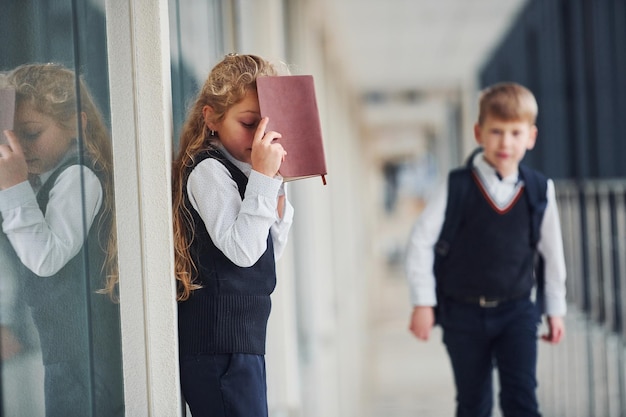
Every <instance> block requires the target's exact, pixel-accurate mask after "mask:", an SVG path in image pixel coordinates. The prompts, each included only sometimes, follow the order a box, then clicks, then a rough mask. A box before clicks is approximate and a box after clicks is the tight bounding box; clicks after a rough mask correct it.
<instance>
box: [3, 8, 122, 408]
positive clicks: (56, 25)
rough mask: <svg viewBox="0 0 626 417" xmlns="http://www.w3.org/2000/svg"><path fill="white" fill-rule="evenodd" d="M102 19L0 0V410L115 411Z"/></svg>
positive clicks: (117, 378) (118, 367)
mask: <svg viewBox="0 0 626 417" xmlns="http://www.w3.org/2000/svg"><path fill="white" fill-rule="evenodd" d="M105 22H106V21H105V15H104V0H91V1H80V2H77V1H71V0H48V1H43V0H42V1H28V2H24V1H21V0H3V2H2V4H1V5H0V36H1V38H2V39H3V42H0V71H2V74H1V76H0V87H3V88H5V89H7V88H8V89H9V91H15V100H4V101H3V103H2V105H0V112H3V113H0V120H1V119H2V114H6V109H7V108H8V107H7V104H14V111H15V115H14V118H13V122H14V126H13V129H12V131H11V132H10V133H9V134H6V135H5V134H4V133H2V132H0V142H2V143H4V145H2V146H0V221H1V222H2V231H0V353H1V362H0V370H1V379H0V406H1V408H0V411H1V413H0V414H1V415H7V416H32V417H38V416H44V415H45V416H48V417H50V416H73V415H80V416H95V415H98V416H100V415H104V416H122V415H124V400H123V377H122V362H121V361H122V359H121V358H122V356H121V341H120V323H119V305H118V304H117V302H116V297H115V295H116V293H115V286H114V284H115V281H116V279H117V250H116V234H115V227H114V226H115V206H114V202H113V167H112V155H111V138H110V135H109V131H110V129H109V127H110V126H109V120H110V117H109V99H108V97H109V89H108V83H107V79H108V75H107V52H106V30H105ZM76 75H78V78H77V76H76ZM1 96H2V97H6V96H7V95H4V94H3V95H1ZM107 284H110V285H109V286H107ZM107 288H110V289H111V288H112V291H108V292H107Z"/></svg>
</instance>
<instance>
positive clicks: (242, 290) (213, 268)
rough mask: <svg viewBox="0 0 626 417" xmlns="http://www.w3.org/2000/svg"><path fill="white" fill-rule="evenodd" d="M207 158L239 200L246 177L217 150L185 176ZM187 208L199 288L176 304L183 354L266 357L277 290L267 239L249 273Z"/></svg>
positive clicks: (249, 268) (245, 183)
mask: <svg viewBox="0 0 626 417" xmlns="http://www.w3.org/2000/svg"><path fill="white" fill-rule="evenodd" d="M206 158H214V159H217V160H218V161H219V162H221V163H222V164H223V165H224V166H225V167H226V168H227V169H228V171H229V172H230V174H231V176H232V178H233V180H234V181H235V182H236V183H237V187H238V189H239V194H240V196H241V198H242V199H243V197H244V194H245V190H246V185H247V183H248V178H247V177H246V176H245V174H244V173H243V172H241V171H240V170H239V169H238V168H237V167H236V166H235V165H233V164H232V163H231V162H230V161H228V159H226V158H225V157H224V156H223V155H222V154H221V153H220V152H219V151H217V150H209V151H206V152H203V153H202V154H200V155H198V157H196V158H195V160H194V164H193V166H191V167H189V170H188V171H187V175H188V174H189V173H190V172H191V171H192V170H193V168H194V167H195V166H197V165H198V164H199V163H200V162H201V161H203V160H205V159H206ZM184 195H185V197H184V198H185V205H186V207H188V209H189V211H190V213H191V215H192V217H193V222H194V224H195V225H199V227H195V232H194V235H193V239H192V240H191V247H190V248H189V250H190V254H191V257H192V259H193V261H194V263H195V265H196V267H197V269H198V274H197V277H195V282H196V283H198V284H200V285H201V286H202V288H200V289H197V290H195V291H193V292H192V293H191V296H190V297H189V299H187V300H186V301H182V302H180V303H178V329H179V342H180V353H181V355H195V354H201V353H250V354H257V355H262V354H264V353H265V339H266V328H267V320H268V318H269V314H270V309H271V300H270V294H271V293H272V292H273V291H274V287H275V286H276V265H275V260H274V247H273V243H272V237H271V234H269V233H268V237H267V250H266V251H265V253H264V254H263V255H261V257H260V258H259V260H258V261H257V262H256V263H255V264H254V265H252V266H251V267H248V268H242V267H239V266H237V265H235V264H234V263H233V262H232V261H231V260H230V259H228V257H226V255H224V253H223V252H222V251H221V250H219V249H218V248H217V247H216V246H215V244H214V243H213V241H212V240H211V237H210V236H209V233H208V232H207V230H206V228H205V227H203V225H204V223H203V221H202V218H201V217H200V215H199V214H198V212H197V211H196V210H195V209H194V208H193V207H192V206H191V204H190V202H189V199H188V196H187V193H185V194H184Z"/></svg>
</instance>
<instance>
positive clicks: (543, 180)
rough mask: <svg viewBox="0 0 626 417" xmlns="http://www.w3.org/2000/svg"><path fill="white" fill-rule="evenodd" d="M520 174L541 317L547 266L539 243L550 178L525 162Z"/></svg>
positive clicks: (543, 305) (538, 308)
mask: <svg viewBox="0 0 626 417" xmlns="http://www.w3.org/2000/svg"><path fill="white" fill-rule="evenodd" d="M519 171H520V176H521V177H522V179H523V180H524V187H525V188H526V191H527V193H526V195H527V197H526V200H527V201H528V208H529V212H530V225H531V227H530V241H531V243H532V245H533V248H535V267H534V272H535V280H536V281H537V291H536V294H535V306H536V308H537V314H538V316H539V317H541V316H542V315H543V313H544V310H545V266H544V259H543V257H542V256H541V255H540V254H539V252H538V251H537V250H536V249H537V243H538V242H539V239H540V238H541V222H542V221H543V214H544V213H545V211H546V206H547V205H548V195H547V194H548V178H547V177H545V176H544V175H542V174H541V173H539V172H537V171H535V170H533V169H530V168H528V167H527V166H526V165H524V164H520V167H519Z"/></svg>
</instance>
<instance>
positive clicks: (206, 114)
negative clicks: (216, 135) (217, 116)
mask: <svg viewBox="0 0 626 417" xmlns="http://www.w3.org/2000/svg"><path fill="white" fill-rule="evenodd" d="M213 112H214V110H213V107H211V106H209V105H206V106H204V107H203V108H202V117H203V118H204V124H205V125H206V126H207V127H208V128H209V129H211V130H216V129H215V127H216V126H215V123H214V122H213V121H212V116H213Z"/></svg>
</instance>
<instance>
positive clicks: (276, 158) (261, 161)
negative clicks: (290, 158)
mask: <svg viewBox="0 0 626 417" xmlns="http://www.w3.org/2000/svg"><path fill="white" fill-rule="evenodd" d="M268 121H269V119H268V118H267V117H264V118H263V119H261V122H259V125H258V126H257V129H256V132H255V133H254V139H253V140H252V155H251V157H250V159H251V164H252V169H254V170H255V171H257V172H260V173H261V174H264V175H267V176H268V177H274V176H275V175H276V174H277V173H278V169H279V168H280V164H281V163H282V162H283V161H284V159H285V155H287V152H285V149H284V148H283V146H282V145H281V144H280V143H277V142H274V140H275V139H278V138H280V137H282V136H281V134H280V133H278V132H273V131H269V132H266V131H265V128H266V127H267V123H268Z"/></svg>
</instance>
